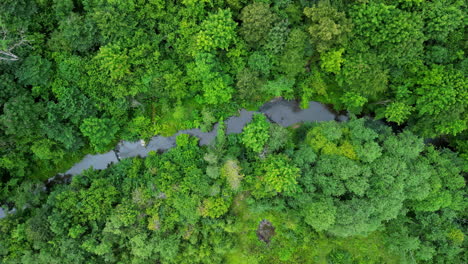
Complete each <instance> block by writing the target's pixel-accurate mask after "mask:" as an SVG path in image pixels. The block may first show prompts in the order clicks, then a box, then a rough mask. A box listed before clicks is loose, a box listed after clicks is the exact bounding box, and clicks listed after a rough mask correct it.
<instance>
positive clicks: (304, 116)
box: [0, 99, 348, 218]
mask: <svg viewBox="0 0 468 264" xmlns="http://www.w3.org/2000/svg"><path fill="white" fill-rule="evenodd" d="M255 113H263V114H265V115H266V116H267V117H268V120H270V121H271V122H274V123H277V124H279V125H281V126H284V127H288V126H291V125H294V124H296V123H299V122H313V121H317V122H320V121H330V120H337V121H346V120H347V119H348V117H347V116H345V115H338V114H337V113H335V112H333V111H332V110H331V109H330V108H328V107H327V106H326V105H324V104H321V103H318V102H309V107H308V108H306V109H300V108H299V104H298V102H296V101H287V100H284V99H275V100H272V101H270V102H268V103H266V104H264V105H263V106H262V107H260V109H259V111H248V110H245V109H242V110H240V111H239V115H237V116H231V117H230V118H228V119H227V120H226V121H225V125H226V133H227V134H233V133H241V132H242V129H243V128H244V126H245V125H246V124H248V123H249V122H250V121H251V120H252V116H253V114H255ZM217 131H218V124H215V125H214V127H213V130H212V131H210V132H202V131H201V130H200V129H198V128H197V129H188V130H180V131H178V132H177V133H176V134H175V135H173V136H171V137H163V136H155V137H153V138H151V140H150V141H149V142H148V144H144V143H143V142H142V141H141V140H140V141H136V142H129V141H121V142H120V143H119V144H118V145H117V146H116V147H115V149H114V150H111V151H109V152H107V153H104V154H96V155H86V156H85V157H84V158H83V159H82V160H81V161H80V162H78V163H76V164H75V165H73V167H71V168H70V169H69V170H67V171H66V172H64V173H60V174H58V175H56V176H55V177H53V178H50V179H49V180H48V185H49V184H50V185H53V184H55V183H58V182H66V181H69V180H70V178H71V176H73V175H77V174H80V173H81V172H83V171H84V170H86V169H89V168H91V167H92V168H94V169H97V170H102V169H106V168H107V167H108V166H109V165H110V164H112V163H118V162H119V161H120V160H121V159H125V158H130V157H136V156H140V157H146V156H147V155H148V153H149V152H150V151H165V150H168V149H170V148H173V147H175V146H176V137H177V135H180V134H188V135H192V136H196V137H198V138H199V139H200V141H199V144H200V145H208V144H209V143H210V142H211V141H212V140H213V139H214V138H215V137H216V135H217ZM5 213H6V212H5V211H4V210H3V209H2V208H1V207H0V218H3V217H5V215H6V214H5ZM10 213H12V212H10Z"/></svg>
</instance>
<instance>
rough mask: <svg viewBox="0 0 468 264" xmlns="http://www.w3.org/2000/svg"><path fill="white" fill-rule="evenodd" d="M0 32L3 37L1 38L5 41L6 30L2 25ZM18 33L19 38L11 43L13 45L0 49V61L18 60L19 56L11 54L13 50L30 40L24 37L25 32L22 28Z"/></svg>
mask: <svg viewBox="0 0 468 264" xmlns="http://www.w3.org/2000/svg"><path fill="white" fill-rule="evenodd" d="M1 33H2V34H3V39H2V40H3V41H6V40H7V36H8V30H7V29H6V28H5V27H2V29H1ZM19 35H20V39H19V40H17V41H16V42H15V43H13V45H11V46H10V47H8V48H6V50H1V49H0V61H2V60H4V61H17V60H19V57H18V56H16V55H15V54H13V50H14V49H16V48H18V47H20V46H23V45H27V44H28V43H29V42H30V41H29V40H27V39H26V37H25V34H24V30H21V31H20V32H19Z"/></svg>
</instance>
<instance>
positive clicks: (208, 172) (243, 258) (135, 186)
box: [0, 117, 466, 264]
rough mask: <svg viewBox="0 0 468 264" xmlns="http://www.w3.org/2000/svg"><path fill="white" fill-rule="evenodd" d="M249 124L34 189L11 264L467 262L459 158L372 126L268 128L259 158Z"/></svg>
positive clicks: (8, 250) (8, 238) (22, 193)
mask: <svg viewBox="0 0 468 264" xmlns="http://www.w3.org/2000/svg"><path fill="white" fill-rule="evenodd" d="M259 120H260V121H261V119H260V118H259V117H257V118H256V119H255V120H253V121H252V123H251V124H249V126H247V127H246V128H249V127H255V126H260V127H263V125H264V124H262V122H259ZM270 126H271V127H278V125H276V124H270ZM250 130H251V129H246V131H245V132H244V133H242V134H239V135H237V134H232V135H229V136H225V135H224V133H222V131H221V132H220V133H219V135H218V137H217V139H216V141H215V142H214V143H213V144H212V145H210V146H208V147H199V146H198V144H197V139H196V138H192V137H189V136H188V135H185V134H182V135H180V136H178V137H177V147H175V148H173V149H171V150H169V151H167V152H165V153H163V154H157V153H152V154H150V155H149V156H148V157H147V158H145V159H141V158H132V159H125V160H123V161H121V162H120V163H118V164H117V165H113V166H112V167H110V168H108V169H106V170H104V171H93V170H88V171H85V172H84V173H83V174H81V175H78V176H75V177H74V178H73V179H72V182H71V183H70V184H69V185H62V184H57V185H55V186H53V187H52V188H51V189H50V190H48V191H47V192H44V191H43V190H42V185H41V184H26V183H23V184H22V185H21V187H20V188H18V190H17V191H16V192H14V193H12V195H11V197H10V198H9V201H10V202H11V203H12V204H14V205H15V207H16V208H18V210H17V212H16V213H14V214H12V215H10V216H9V217H7V218H5V219H3V220H1V221H0V229H1V230H2V233H3V234H4V235H3V236H2V237H1V238H0V245H1V246H0V256H1V257H2V259H3V262H4V263H106V262H111V263H154V262H156V263H369V264H372V263H375V264H377V263H379V264H381V263H389V264H390V263H463V258H464V256H463V252H462V248H463V245H464V244H465V243H466V242H465V240H464V234H463V230H464V229H463V228H464V227H463V222H462V221H461V219H463V217H464V216H466V203H465V202H464V198H463V196H464V188H465V182H464V179H463V173H464V168H463V166H464V163H463V161H462V160H461V159H460V158H459V157H457V155H456V154H455V153H453V152H451V151H450V150H447V149H440V150H436V149H434V147H432V146H425V145H424V144H423V141H422V139H421V138H419V137H417V136H415V135H414V134H412V133H411V132H409V131H404V132H401V133H399V134H394V133H393V132H392V131H391V129H390V128H389V127H387V126H385V125H383V124H380V123H377V122H375V121H369V120H365V119H355V120H351V121H349V122H347V123H336V122H334V121H333V122H325V123H316V124H308V125H305V126H303V127H300V128H298V129H289V130H285V131H284V133H283V136H282V138H283V141H281V142H280V143H278V142H277V141H278V140H277V139H276V138H275V134H276V133H277V132H275V131H276V129H270V131H268V130H267V131H266V134H265V137H266V140H265V141H262V142H263V143H261V144H262V145H261V146H259V147H260V149H262V151H258V150H257V149H253V148H252V147H251V142H249V141H247V142H244V140H243V138H245V136H246V135H248V134H249V133H250ZM273 142H274V144H273ZM256 144H259V142H256ZM465 167H466V166H465ZM465 169H466V168H465ZM20 208H21V209H20ZM261 223H262V224H261ZM260 226H263V227H262V228H259V227H260ZM264 226H267V227H264Z"/></svg>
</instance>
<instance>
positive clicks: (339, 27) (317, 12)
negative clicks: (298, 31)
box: [304, 0, 352, 52]
mask: <svg viewBox="0 0 468 264" xmlns="http://www.w3.org/2000/svg"><path fill="white" fill-rule="evenodd" d="M304 14H305V15H306V16H307V17H308V18H309V19H310V21H311V24H310V26H309V28H308V31H309V33H310V37H311V41H312V43H313V44H314V45H315V47H316V48H317V50H318V51H319V52H324V51H326V50H328V49H330V48H334V47H340V46H341V45H342V44H344V43H345V42H346V40H347V37H348V35H349V33H350V32H351V29H352V24H351V20H350V19H349V18H347V17H346V15H345V13H343V12H339V11H338V10H336V8H335V7H333V6H332V5H331V4H330V2H329V1H326V0H324V1H319V2H318V4H316V5H314V6H312V7H306V8H305V9H304Z"/></svg>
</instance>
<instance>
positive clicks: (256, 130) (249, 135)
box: [241, 114, 270, 152]
mask: <svg viewBox="0 0 468 264" xmlns="http://www.w3.org/2000/svg"><path fill="white" fill-rule="evenodd" d="M269 137H270V123H268V121H267V120H266V117H265V116H264V115H263V114H255V115H254V116H253V118H252V122H250V123H249V124H248V125H246V126H245V127H244V130H243V131H242V136H241V140H242V143H243V144H244V146H245V147H246V148H247V149H250V150H252V151H254V152H261V151H262V150H263V149H264V147H265V144H266V143H267V141H268V138H269Z"/></svg>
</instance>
